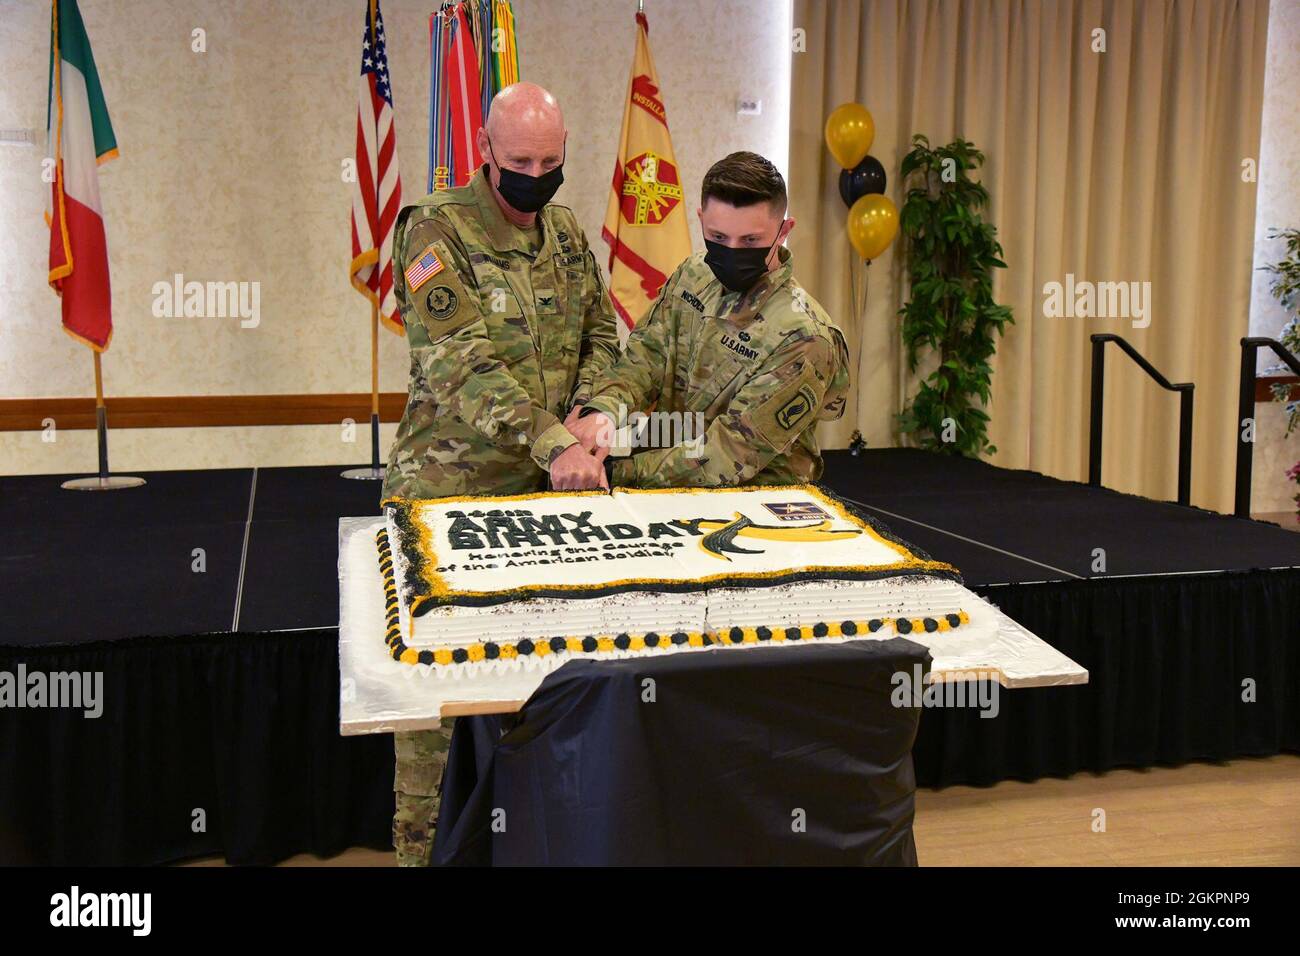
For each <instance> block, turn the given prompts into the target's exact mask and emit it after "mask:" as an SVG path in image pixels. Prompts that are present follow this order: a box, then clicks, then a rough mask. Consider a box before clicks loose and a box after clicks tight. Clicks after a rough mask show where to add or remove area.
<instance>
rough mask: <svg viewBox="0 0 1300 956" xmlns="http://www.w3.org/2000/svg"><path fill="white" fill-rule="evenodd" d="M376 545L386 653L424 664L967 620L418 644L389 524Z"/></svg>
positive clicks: (844, 633)
mask: <svg viewBox="0 0 1300 956" xmlns="http://www.w3.org/2000/svg"><path fill="white" fill-rule="evenodd" d="M375 543H376V545H377V546H378V548H379V569H380V572H381V573H382V574H383V578H384V623H385V631H386V635H385V638H384V641H385V643H386V644H387V645H388V650H389V654H390V656H391V657H392V658H393V660H395V661H398V662H400V663H402V664H427V665H432V666H443V667H449V666H452V665H455V664H478V663H483V662H488V661H496V660H506V661H509V660H516V659H520V658H527V657H538V658H543V657H548V656H551V655H558V654H579V653H585V654H594V653H601V652H604V653H612V652H614V651H622V652H625V653H626V652H630V653H634V654H635V653H645V652H649V651H653V650H655V649H656V648H658V647H660V646H663V647H668V646H670V645H676V646H682V645H685V646H687V647H715V646H724V647H725V646H734V645H737V644H764V643H773V644H784V643H793V642H797V641H815V640H824V639H826V638H839V637H857V636H858V635H863V636H865V635H868V634H877V633H879V632H880V631H882V630H887V629H892V630H893V632H894V634H896V635H897V636H899V637H906V636H908V635H909V634H935V633H942V632H945V631H951V630H955V629H956V628H958V627H961V626H962V625H964V624H969V623H970V615H969V614H967V613H966V612H965V611H959V612H957V613H954V614H939V615H925V616H922V617H910V618H908V617H904V618H892V617H881V618H871V619H870V620H866V621H819V622H818V623H816V624H805V625H802V626H799V627H795V626H788V627H762V626H759V627H732V628H729V629H728V630H727V631H725V632H723V631H719V632H716V633H705V632H701V631H675V632H674V633H672V634H658V633H655V632H653V631H652V632H649V633H646V634H599V635H597V634H587V635H583V636H576V635H571V636H568V637H551V638H546V639H542V640H536V641H534V640H531V639H529V638H522V639H521V640H518V641H479V642H477V643H474V644H470V645H469V646H467V647H456V648H445V647H444V648H438V649H437V650H417V649H415V648H413V647H409V646H408V645H407V644H406V642H405V641H404V640H402V626H401V615H400V611H399V605H398V598H397V584H396V583H395V581H394V579H393V553H392V549H391V547H390V546H389V543H388V531H387V529H384V528H380V529H379V531H378V532H376V534H375Z"/></svg>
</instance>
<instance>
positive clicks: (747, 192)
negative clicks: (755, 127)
mask: <svg viewBox="0 0 1300 956" xmlns="http://www.w3.org/2000/svg"><path fill="white" fill-rule="evenodd" d="M710 199H718V200H721V201H722V202H725V203H727V204H728V205H732V206H752V205H754V204H755V203H760V202H765V203H769V204H770V205H771V206H772V208H773V209H774V210H776V211H777V212H781V213H784V212H785V209H786V193H785V180H784V179H783V178H782V177H781V173H780V171H779V170H777V168H776V167H775V166H773V165H772V163H771V162H770V161H769V160H766V159H764V158H763V157H762V156H760V155H758V153H750V152H746V151H744V150H741V151H740V152H736V153H732V154H731V155H729V156H725V157H723V158H722V159H720V160H718V161H717V162H716V163H714V164H713V165H712V166H710V167H709V171H708V172H707V173H705V174H704V185H703V186H702V188H701V189H700V206H701V207H703V206H704V205H706V204H707V203H708V201H709V200H710Z"/></svg>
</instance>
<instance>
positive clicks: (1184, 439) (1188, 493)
mask: <svg viewBox="0 0 1300 956" xmlns="http://www.w3.org/2000/svg"><path fill="white" fill-rule="evenodd" d="M1091 341H1092V411H1091V418H1090V420H1089V424H1088V484H1090V485H1092V486H1093V487H1095V488H1100V487H1101V427H1102V412H1103V407H1102V398H1103V395H1104V392H1105V384H1106V343H1107V342H1114V343H1115V344H1116V345H1118V346H1119V347H1120V348H1121V349H1122V350H1123V351H1124V352H1125V354H1127V355H1128V357H1129V358H1131V359H1132V360H1133V361H1134V362H1136V363H1137V365H1138V367H1139V368H1140V369H1142V371H1144V372H1146V373H1147V374H1148V375H1150V376H1151V378H1153V379H1154V380H1155V382H1156V384H1157V385H1159V386H1160V387H1161V388H1163V389H1165V390H1166V391H1170V392H1178V393H1179V396H1180V402H1179V408H1178V503H1179V504H1180V505H1187V504H1191V501H1192V400H1193V397H1194V394H1195V389H1196V386H1195V385H1193V384H1192V383H1191V382H1171V381H1169V379H1167V378H1165V377H1164V376H1163V375H1161V374H1160V372H1159V370H1158V369H1157V368H1156V367H1155V366H1154V365H1152V364H1151V363H1150V362H1148V361H1147V360H1146V359H1145V358H1143V357H1142V355H1141V354H1139V353H1138V350H1137V349H1135V348H1133V346H1131V345H1129V344H1128V342H1126V341H1125V340H1124V339H1123V338H1121V337H1120V336H1118V335H1115V334H1114V333H1111V332H1099V333H1097V334H1096V335H1093V336H1091Z"/></svg>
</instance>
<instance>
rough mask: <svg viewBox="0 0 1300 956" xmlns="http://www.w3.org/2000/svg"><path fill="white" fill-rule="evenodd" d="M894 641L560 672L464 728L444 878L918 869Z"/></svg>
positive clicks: (913, 650)
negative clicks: (533, 869) (526, 867)
mask: <svg viewBox="0 0 1300 956" xmlns="http://www.w3.org/2000/svg"><path fill="white" fill-rule="evenodd" d="M929 667H930V655H929V652H928V651H927V650H926V649H925V648H924V647H922V646H921V645H919V644H915V643H913V642H911V641H908V640H905V639H902V638H897V639H893V640H888V641H851V642H847V643H844V644H839V645H822V646H809V647H788V648H787V647H780V648H777V647H773V648H732V649H720V650H717V651H710V652H703V653H684V654H675V655H671V656H664V657H656V658H650V659H644V658H639V659H628V660H621V661H593V660H578V661H570V662H569V663H567V664H565V665H564V666H563V667H561V668H560V669H559V670H557V671H555V672H554V673H552V674H550V675H548V676H547V677H546V679H545V681H543V683H542V685H541V687H540V688H538V690H537V692H536V693H534V694H533V696H532V697H531V698H530V699H529V700H528V702H527V703H526V704H525V706H524V708H523V710H522V711H520V712H519V713H518V714H517V715H508V716H491V717H465V718H460V719H458V720H457V722H456V730H455V734H454V736H453V738H452V744H451V752H450V754H449V755H448V766H447V771H446V775H445V777H444V779H443V791H442V810H441V815H440V817H439V820H438V829H437V838H436V842H435V846H434V863H436V864H471V865H489V864H494V865H511V864H549V865H556V864H561V865H563V864H569V865H638V864H640V865H709V864H718V865H737V864H741V865H743V864H805V865H808V864H849V865H863V864H877V865H898V866H915V865H916V862H917V856H916V845H915V842H914V840H913V837H912V817H913V811H914V800H915V788H916V780H915V776H914V774H913V772H912V758H911V749H912V742H913V740H914V739H915V737H916V730H917V725H918V723H919V717H920V710H919V708H918V707H916V706H913V705H912V702H911V700H910V699H908V700H907V701H906V702H905V705H904V706H895V704H896V702H897V698H898V697H899V695H898V694H897V693H896V682H895V681H894V679H893V675H895V674H897V673H900V672H902V673H905V674H907V675H908V676H909V678H911V677H912V676H913V675H915V674H917V673H921V674H924V673H926V672H928V671H929Z"/></svg>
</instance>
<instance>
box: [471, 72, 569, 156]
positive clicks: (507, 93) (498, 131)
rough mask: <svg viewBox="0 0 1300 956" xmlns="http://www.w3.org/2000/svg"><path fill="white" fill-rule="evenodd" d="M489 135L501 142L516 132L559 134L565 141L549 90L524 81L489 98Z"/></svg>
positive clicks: (562, 126) (556, 105) (557, 112)
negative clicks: (490, 99) (490, 101)
mask: <svg viewBox="0 0 1300 956" xmlns="http://www.w3.org/2000/svg"><path fill="white" fill-rule="evenodd" d="M487 129H488V135H489V136H491V137H492V139H493V142H494V143H495V141H496V140H497V139H498V138H501V139H502V140H503V141H504V140H505V139H507V138H509V137H510V136H512V135H513V134H515V133H516V132H517V131H525V132H531V131H536V132H538V133H550V134H554V133H557V132H558V133H559V135H560V138H561V139H563V138H564V116H563V114H562V113H561V112H560V104H559V103H558V102H557V101H556V99H555V97H554V96H553V95H552V94H551V92H550V91H549V90H544V89H542V87H540V86H538V85H537V84H536V83H529V82H527V81H526V80H525V81H522V82H519V83H512V84H511V85H510V86H507V87H506V88H505V89H503V90H502V91H501V92H500V93H498V94H497V95H496V96H494V97H493V98H492V109H491V112H490V113H489V114H488V123H487Z"/></svg>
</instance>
